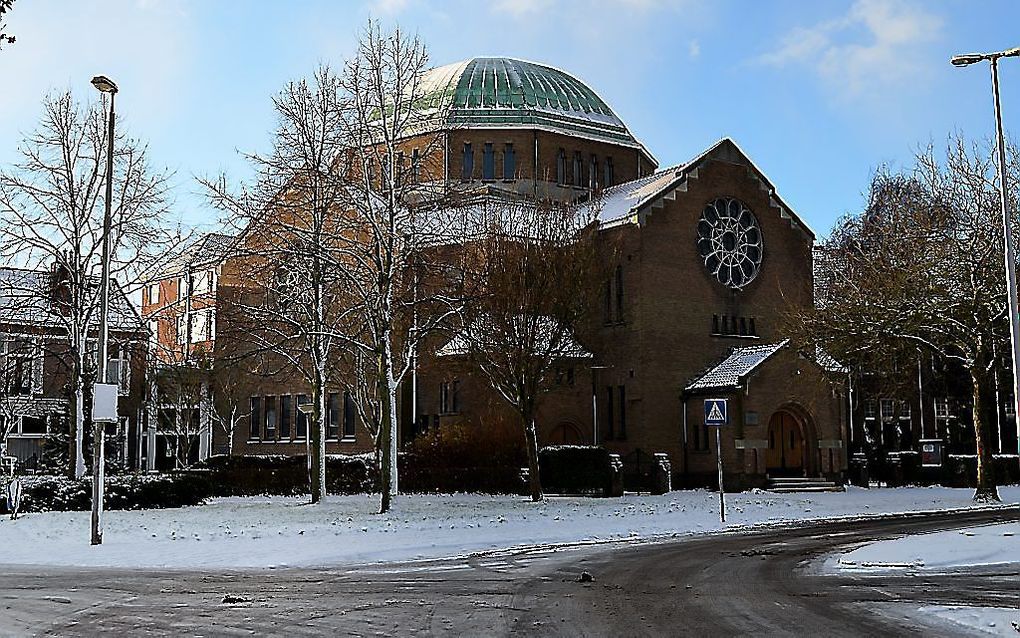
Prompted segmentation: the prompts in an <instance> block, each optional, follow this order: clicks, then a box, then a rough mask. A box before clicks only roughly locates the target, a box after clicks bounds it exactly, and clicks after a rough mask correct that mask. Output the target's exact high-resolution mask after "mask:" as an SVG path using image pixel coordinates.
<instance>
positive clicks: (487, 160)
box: [482, 142, 496, 179]
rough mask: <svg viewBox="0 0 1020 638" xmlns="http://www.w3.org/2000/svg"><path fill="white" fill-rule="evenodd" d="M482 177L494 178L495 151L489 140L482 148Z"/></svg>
mask: <svg viewBox="0 0 1020 638" xmlns="http://www.w3.org/2000/svg"><path fill="white" fill-rule="evenodd" d="M482 179H496V153H495V151H493V150H492V143H491V142H486V143H485V147H484V148H483V149H482Z"/></svg>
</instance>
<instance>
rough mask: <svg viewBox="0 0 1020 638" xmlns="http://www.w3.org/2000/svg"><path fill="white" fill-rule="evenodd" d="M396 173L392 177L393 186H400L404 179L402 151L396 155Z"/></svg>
mask: <svg viewBox="0 0 1020 638" xmlns="http://www.w3.org/2000/svg"><path fill="white" fill-rule="evenodd" d="M396 165H397V172H396V175H394V177H393V182H394V185H396V186H400V185H401V184H400V182H401V180H403V179H404V153H403V151H401V152H398V153H397V157H396Z"/></svg>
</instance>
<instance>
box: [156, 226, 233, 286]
mask: <svg viewBox="0 0 1020 638" xmlns="http://www.w3.org/2000/svg"><path fill="white" fill-rule="evenodd" d="M236 240H237V238H236V237H235V236H234V235H226V234H223V233H207V234H205V235H202V236H201V237H199V238H198V239H196V240H195V241H194V242H193V243H192V244H191V245H190V246H188V247H187V248H186V249H185V250H184V252H183V253H181V254H180V255H179V256H177V257H176V258H174V259H173V260H171V261H170V262H169V263H167V264H166V265H165V266H164V267H163V268H161V269H160V270H159V272H158V273H157V275H156V279H162V278H165V277H172V276H174V275H177V274H179V273H182V272H184V271H185V270H186V269H187V268H188V267H189V266H190V267H192V268H194V267H196V266H208V265H212V264H217V263H219V262H220V261H222V260H223V258H225V257H226V256H227V254H228V253H229V252H230V249H231V248H233V247H234V242H235V241H236Z"/></svg>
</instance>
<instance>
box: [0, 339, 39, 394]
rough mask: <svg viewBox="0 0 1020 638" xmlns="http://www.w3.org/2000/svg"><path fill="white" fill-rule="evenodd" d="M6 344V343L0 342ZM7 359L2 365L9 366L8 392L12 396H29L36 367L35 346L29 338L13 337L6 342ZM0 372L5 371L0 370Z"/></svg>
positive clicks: (2, 361) (1, 362)
mask: <svg viewBox="0 0 1020 638" xmlns="http://www.w3.org/2000/svg"><path fill="white" fill-rule="evenodd" d="M0 345H4V344H0ZM5 345H6V355H7V356H6V361H4V360H0V365H3V366H5V367H6V368H7V370H6V371H5V372H7V374H8V375H9V377H8V379H7V386H8V387H7V394H8V395H10V396H28V395H30V394H32V386H33V385H34V384H33V376H34V369H35V348H34V347H33V344H32V342H31V341H29V340H28V339H11V340H10V341H7V342H6V344H5ZM0 372H4V371H3V370H0Z"/></svg>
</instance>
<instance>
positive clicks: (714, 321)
mask: <svg viewBox="0 0 1020 638" xmlns="http://www.w3.org/2000/svg"><path fill="white" fill-rule="evenodd" d="M712 334H714V335H717V334H719V315H712Z"/></svg>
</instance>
